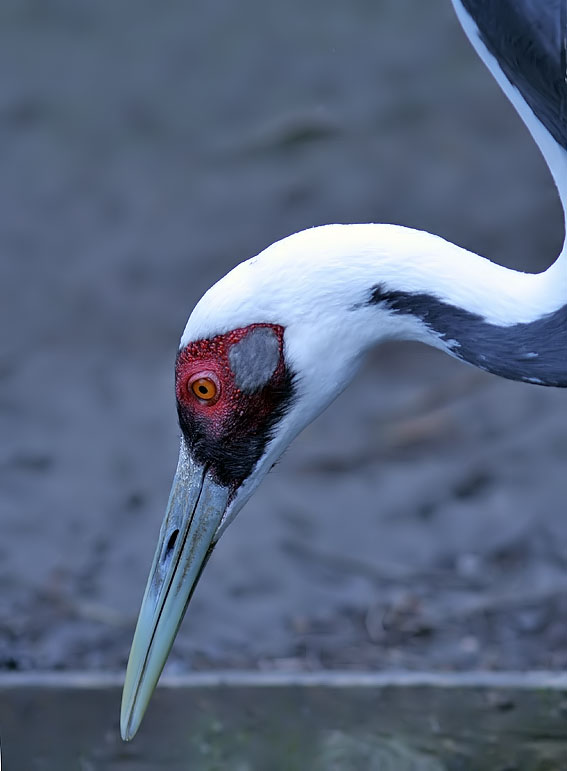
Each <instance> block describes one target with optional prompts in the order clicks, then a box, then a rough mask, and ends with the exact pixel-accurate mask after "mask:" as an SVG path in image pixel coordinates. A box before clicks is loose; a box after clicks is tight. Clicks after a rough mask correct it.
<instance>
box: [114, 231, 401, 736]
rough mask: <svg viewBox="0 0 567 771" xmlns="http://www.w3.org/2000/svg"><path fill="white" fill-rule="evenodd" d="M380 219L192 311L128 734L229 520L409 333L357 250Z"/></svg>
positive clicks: (320, 241)
mask: <svg viewBox="0 0 567 771" xmlns="http://www.w3.org/2000/svg"><path fill="white" fill-rule="evenodd" d="M375 227H376V226H347V225H333V226H325V227H321V228H313V229H311V230H310V231H303V232H302V233H298V234H295V235H293V236H289V237H288V238H286V239H283V240H282V241H280V242H277V243H275V244H272V245H271V246H270V247H268V249H266V250H264V252H262V253H261V254H260V255H258V256H257V257H255V258H252V259H251V260H248V261H246V262H244V263H241V264H240V265H238V266H237V267H236V268H234V269H233V270H232V271H231V272H230V273H228V274H227V275H226V276H225V277H224V278H222V279H221V280H220V281H219V282H217V284H215V285H214V286H213V287H211V289H209V290H208V292H207V293H206V294H205V295H204V296H203V298H202V299H201V300H200V301H199V303H198V304H197V306H196V307H195V308H194V310H193V312H192V314H191V316H190V318H189V321H188V323H187V326H186V329H185V332H184V333H183V336H182V339H181V346H180V349H179V353H178V355H177V360H176V368H175V375H176V378H175V379H176V398H177V411H178V415H179V424H180V428H181V447H180V452H179V462H178V466H177V471H176V474H175V478H174V481H173V485H172V488H171V493H170V497H169V502H168V505H167V510H166V514H165V518H164V521H163V524H162V527H161V531H160V535H159V541H158V545H157V548H156V552H155V556H154V561H153V564H152V567H151V570H150V575H149V578H148V582H147V585H146V591H145V594H144V598H143V600H142V606H141V609H140V614H139V618H138V623H137V626H136V631H135V634H134V640H133V643H132V649H131V652H130V658H129V662H128V669H127V672H126V681H125V685H124V693H123V699H122V713H121V731H122V736H123V738H125V739H130V738H132V737H133V736H134V734H135V733H136V731H137V729H138V726H139V724H140V722H141V720H142V717H143V714H144V712H145V709H146V707H147V704H148V702H149V700H150V697H151V694H152V692H153V690H154V688H155V686H156V684H157V681H158V679H159V676H160V673H161V671H162V668H163V666H164V664H165V661H166V659H167V656H168V654H169V651H170V649H171V646H172V644H173V640H174V638H175V635H176V633H177V630H178V628H179V625H180V623H181V621H182V618H183V615H184V613H185V610H186V608H187V605H188V603H189V601H190V599H191V596H192V593H193V591H194V589H195V586H196V584H197V581H198V580H199V577H200V575H201V572H202V570H203V568H204V566H205V565H206V563H207V560H208V558H209V557H210V555H211V553H212V551H213V549H214V546H215V544H216V543H217V542H218V540H219V538H220V536H221V534H222V533H223V532H224V530H225V528H226V527H227V525H228V524H229V522H230V521H232V519H233V518H234V517H235V515H236V514H237V513H238V511H239V510H240V509H241V508H242V506H243V505H244V504H245V503H246V501H247V500H248V498H249V497H250V496H251V494H252V493H253V492H254V490H255V489H256V487H257V486H258V484H259V483H260V481H261V480H262V479H263V477H264V476H265V474H266V473H267V472H268V471H269V470H270V468H271V467H272V466H273V465H274V463H275V462H276V461H277V460H278V458H279V457H280V455H281V454H282V452H283V451H284V450H285V449H286V447H287V446H288V445H289V444H290V442H291V441H292V440H293V439H294V437H295V436H296V435H297V434H298V433H299V432H300V431H301V430H302V429H303V428H304V427H305V426H306V425H307V424H308V423H310V422H311V421H312V420H313V419H314V418H315V417H316V416H317V415H318V414H319V413H320V412H321V411H322V410H323V409H325V407H326V406H327V405H328V404H329V403H330V402H331V401H332V400H333V399H334V398H335V397H336V396H337V395H338V394H339V393H340V392H341V391H342V390H343V388H344V387H345V386H346V385H347V384H348V383H349V382H350V380H351V379H352V377H353V374H354V373H355V372H356V370H357V368H358V364H359V361H360V360H361V358H362V355H363V353H364V351H365V350H366V349H367V348H368V347H369V346H370V345H371V344H372V343H374V342H375V341H376V339H377V331H376V330H377V328H378V329H380V330H381V333H380V334H382V333H383V335H384V336H388V335H389V334H391V332H392V325H393V324H395V325H396V324H397V326H395V329H399V324H400V322H399V321H398V320H393V316H392V314H391V312H390V311H388V310H381V309H380V308H377V307H376V305H375V303H373V301H372V285H373V281H370V282H369V280H368V275H367V274H366V273H365V272H364V271H363V270H362V263H361V262H360V261H359V263H358V264H357V262H356V259H354V258H352V259H348V260H347V259H346V258H347V257H350V255H351V254H355V255H356V254H357V253H360V254H363V255H364V254H365V253H367V252H368V251H369V249H370V246H369V242H370V240H371V236H372V234H373V232H374V228H375ZM369 228H370V230H369ZM380 232H382V231H380ZM384 232H385V233H386V234H387V233H389V232H390V231H388V230H386V231H384ZM357 234H358V238H359V240H360V245H359V248H358V252H357V250H356V249H354V250H353V237H356V236H357ZM355 247H356V244H355Z"/></svg>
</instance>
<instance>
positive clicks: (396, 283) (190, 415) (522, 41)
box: [121, 0, 567, 740]
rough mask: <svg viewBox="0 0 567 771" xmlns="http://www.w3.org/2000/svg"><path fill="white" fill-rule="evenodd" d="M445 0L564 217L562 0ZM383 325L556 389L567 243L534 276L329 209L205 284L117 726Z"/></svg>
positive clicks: (181, 363) (566, 30) (178, 368)
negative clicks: (234, 536) (236, 530)
mask: <svg viewBox="0 0 567 771" xmlns="http://www.w3.org/2000/svg"><path fill="white" fill-rule="evenodd" d="M452 1H453V5H454V7H455V10H456V12H457V15H458V17H459V20H460V22H461V24H462V26H463V28H464V30H465V32H466V34H467V35H468V37H469V39H470V40H471V42H472V44H473V46H474V47H475V48H476V50H477V52H478V53H479V55H480V56H481V57H482V59H483V60H484V62H485V63H486V64H487V66H488V68H489V69H490V71H491V72H492V74H493V76H494V77H495V78H496V80H497V81H498V83H499V84H500V86H501V87H502V89H503V90H504V92H505V93H506V95H507V96H508V97H509V98H510V100H511V101H512V103H513V104H514V106H515V107H516V109H517V111H518V113H519V114H520V116H521V117H522V119H523V120H524V122H525V123H526V125H527V127H528V129H529V130H530V132H531V134H532V136H533V138H534V139H535V141H536V142H537V144H538V145H539V147H540V149H541V152H542V153H543V155H544V158H545V160H546V162H547V164H548V166H549V168H550V170H551V173H552V175H553V177H554V180H555V183H556V185H557V188H558V190H559V194H560V196H561V200H562V203H563V209H564V212H565V215H566V220H567V0H452ZM392 339H404V340H418V341H422V342H424V343H428V344H429V345H433V346H435V347H436V348H440V349H441V350H443V351H446V352H447V353H448V354H450V355H451V356H455V357H457V358H459V359H462V360H464V361H466V362H469V363H471V364H474V365H476V366H477V367H481V368H482V369H485V370H488V371H489V372H493V373H495V374H497V375H501V376H502V377H506V378H510V379H513V380H522V381H525V382H528V383H537V384H540V385H547V386H559V387H567V241H566V243H565V245H564V247H563V250H562V252H561V254H560V256H559V257H558V258H557V260H556V261H555V263H554V264H553V265H551V267H550V268H548V269H547V270H546V271H545V272H543V273H539V274H535V275H534V274H526V273H520V272H518V271H514V270H509V269H507V268H503V267H501V266H499V265H496V264H494V263H492V262H490V261H489V260H487V259H485V258H483V257H479V256H478V255H476V254H473V253H471V252H468V251H466V250H465V249H462V248H460V247H458V246H455V245H454V244H451V243H448V242H447V241H445V240H443V239H442V238H440V237H439V236H435V235H431V234H429V233H424V232H420V231H416V230H411V229H409V228H404V227H400V226H395V225H377V224H364V225H326V226H322V227H315V228H312V229H310V230H305V231H302V232H300V233H296V234H295V235H291V236H289V237H288V238H284V239H283V240H281V241H278V242H277V243H274V244H272V245H271V246H269V247H268V248H267V249H265V250H264V251H263V252H261V253H260V254H258V255H257V256H256V257H253V258H252V259H249V260H247V261H246V262H243V263H241V264H240V265H238V266H237V267H236V268H234V270H232V271H231V272H230V273H228V274H227V275H226V276H224V278H222V279H221V280H220V281H219V282H218V283H216V284H215V285H214V286H213V287H211V289H209V290H208V292H207V293H206V294H205V295H204V297H203V298H202V299H201V300H200V301H199V302H198V304H197V306H196V307H195V309H194V310H193V312H192V313H191V316H190V317H189V321H188V322H187V326H186V327H185V331H184V332H183V336H182V338H181V344H180V348H179V353H178V356H177V361H176V365H175V375H176V396H177V409H178V414H179V423H180V426H181V449H180V453H179V462H178V466H177V471H176V474H175V479H174V481H173V486H172V489H171V494H170V497H169V502H168V505H167V511H166V514H165V519H164V521H163V524H162V528H161V531H160V535H159V543H158V546H157V550H156V553H155V557H154V561H153V564H152V567H151V572H150V576H149V579H148V583H147V587H146V591H145V594H144V598H143V600H142V606H141V609H140V615H139V618H138V624H137V627H136V632H135V634H134V640H133V643H132V650H131V652H130V659H129V662H128V669H127V673H126V682H125V685H124V693H123V699H122V714H121V732H122V737H123V738H124V739H126V740H128V739H131V738H132V737H133V736H134V734H135V733H136V731H137V730H138V727H139V725H140V722H141V720H142V717H143V714H144V712H145V709H146V707H147V704H148V702H149V700H150V697H151V694H152V692H153V690H154V688H155V686H156V683H157V681H158V679H159V676H160V673H161V671H162V668H163V665H164V663H165V660H166V658H167V656H168V653H169V651H170V648H171V646H172V644H173V640H174V638H175V635H176V633H177V630H178V628H179V625H180V623H181V620H182V618H183V615H184V612H185V609H186V608H187V605H188V603H189V600H190V599H191V595H192V593H193V591H194V589H195V586H196V584H197V581H198V580H199V577H200V575H201V572H202V571H203V568H204V566H205V564H206V563H207V560H208V559H209V557H210V556H211V553H212V552H213V549H214V546H215V544H216V543H217V541H218V540H219V538H220V536H221V535H222V533H223V532H224V530H225V529H226V527H227V526H228V524H229V523H230V522H231V521H232V519H234V517H235V516H236V514H237V513H238V512H239V511H240V509H241V508H242V506H243V505H244V504H245V503H246V501H247V500H248V499H249V497H250V496H251V495H252V493H253V492H254V490H255V489H256V487H257V486H258V484H259V483H260V481H261V480H262V478H263V477H264V475H265V474H266V472H267V471H268V470H269V469H270V468H271V467H272V466H273V464H274V463H275V462H276V460H277V459H278V458H279V457H280V455H281V454H282V452H283V451H284V450H285V449H286V447H287V446H288V445H289V443H290V442H291V441H292V440H293V439H294V437H295V436H297V434H298V433H299V432H300V431H301V430H302V429H303V428H304V427H305V426H307V425H308V423H310V422H311V421H312V420H313V419H314V418H315V417H316V416H317V415H318V414H319V413H320V412H321V411H322V410H324V409H325V407H327V405H328V404H329V403H330V402H331V401H332V400H333V399H334V398H335V397H336V396H337V395H338V394H339V393H340V392H341V391H342V390H343V389H344V388H346V387H347V386H348V384H349V382H350V381H351V380H352V379H353V377H354V376H355V373H356V371H357V368H358V366H359V364H360V362H361V360H362V358H363V356H364V354H365V353H366V351H367V350H368V349H369V348H371V347H372V346H374V345H376V344H377V343H380V342H382V341H384V340H392Z"/></svg>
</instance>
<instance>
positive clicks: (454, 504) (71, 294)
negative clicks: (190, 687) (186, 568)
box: [0, 0, 567, 671]
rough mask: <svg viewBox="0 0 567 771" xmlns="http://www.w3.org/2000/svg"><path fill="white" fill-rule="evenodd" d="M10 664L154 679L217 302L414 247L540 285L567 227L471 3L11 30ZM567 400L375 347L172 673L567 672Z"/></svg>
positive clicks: (412, 1)
mask: <svg viewBox="0 0 567 771" xmlns="http://www.w3.org/2000/svg"><path fill="white" fill-rule="evenodd" d="M0 199H1V202H2V204H1V206H0V250H1V251H0V254H1V260H0V311H1V313H2V328H3V334H2V341H1V352H0V436H1V438H2V443H1V447H0V527H1V533H2V536H1V540H0V585H1V593H0V667H1V668H5V669H29V668H39V669H52V668H81V667H86V668H100V669H117V668H121V667H123V666H124V665H125V662H126V657H127V654H128V649H129V644H130V641H131V635H132V632H133V625H134V622H135V617H136V614H137V610H138V606H139V602H140V599H141V595H142V591H143V586H144V583H145V580H146V575H147V572H148V569H149V565H150V561H151V557H152V554H153V548H154V543H155V539H156V537H157V532H158V529H159V524H160V522H161V518H162V513H163V510H164V505H165V502H166V500H167V494H168V489H169V483H170V480H171V476H172V474H173V471H174V467H175V462H176V455H177V429H176V420H175V410H174V403H173V392H172V383H173V360H174V357H175V351H176V346H177V341H178V338H179V335H180V333H181V330H182V328H183V326H184V323H185V320H186V317H187V316H188V314H189V312H190V310H191V308H192V306H193V305H194V303H195V302H196V300H197V299H198V298H199V296H200V295H201V293H202V292H203V291H204V290H205V289H206V288H207V287H208V286H209V285H210V284H211V283H212V282H213V281H214V280H215V279H216V278H218V277H220V276H221V275H222V274H223V273H225V272H226V271H227V270H228V269H229V268H230V267H231V266H233V265H234V264H236V263H237V262H239V261H240V260H241V259H244V258H246V257H248V256H250V255H252V254H254V253H255V252H257V251H258V250H260V249H261V248H263V247H264V246H265V245H267V244H268V243H270V242H272V241H274V240H275V239H277V238H279V237H282V236H284V235H286V234H288V233H290V232H292V231H295V230H298V229H301V228H304V227H307V226H310V225H315V224H321V223H325V222H335V221H338V222H356V221H359V222H363V221H385V222H388V221H391V222H399V223H403V224H406V225H411V226H414V227H420V228H423V229H426V230H431V231H433V232H436V233H439V234H441V235H443V236H444V237H446V238H448V239H450V240H453V241H456V242H457V243H459V244H461V245H463V246H465V247H468V248H471V249H474V250H475V251H478V252H480V253H481V254H487V255H491V256H492V257H493V258H494V259H496V260H497V261H500V262H503V263H505V264H507V265H511V266H514V267H518V268H522V269H529V270H538V269H542V268H543V267H545V266H546V265H547V264H548V262H549V261H550V260H551V258H552V257H553V256H554V255H555V254H556V253H557V252H558V250H559V245H560V241H561V236H562V233H561V228H560V223H561V218H560V208H559V203H558V201H557V199H556V194H555V191H554V189H553V186H552V183H551V180H550V177H549V174H548V173H547V170H546V169H545V167H544V165H543V162H542V160H541V158H540V157H539V153H538V151H537V149H536V148H535V146H534V144H533V142H532V140H531V139H530V137H529V135H528V134H527V131H526V130H525V129H524V127H523V125H522V124H521V122H520V121H519V119H518V118H517V117H516V115H515V113H514V112H513V110H512V108H511V107H510V106H509V105H508V103H507V102H506V101H505V99H504V97H503V96H502V95H501V94H500V92H499V91H498V89H497V87H496V86H495V84H494V83H493V81H492V79H491V78H490V76H489V75H488V73H487V72H486V71H485V70H484V68H483V66H482V64H481V63H480V62H478V61H477V59H476V58H475V54H474V53H473V51H472V49H470V47H469V45H468V43H467V42H466V41H465V39H464V36H463V34H462V32H461V30H460V27H459V26H458V24H457V22H456V20H455V17H454V14H453V11H452V8H451V7H450V3H449V0H429V2H428V3H422V2H420V1H419V0H354V1H353V2H350V3H331V4H329V3H327V2H325V3H324V2H322V0H313V2H310V3H308V4H305V3H300V2H299V0H293V1H292V2H288V3H285V4H282V3H263V2H261V1H260V0H239V2H238V3H234V2H228V0H222V1H221V0H217V2H214V3H199V4H195V3H191V4H189V3H186V2H182V1H181V0H168V1H164V2H161V3H149V2H141V1H140V0H136V1H134V0H123V2H121V3H92V2H88V1H87V0H52V2H50V3H49V4H45V3H43V2H41V0H4V2H3V3H2V6H1V8H0ZM566 461H567V413H566V410H565V394H564V393H563V392H561V391H553V390H546V389H538V388H537V387H535V386H526V385H520V384H515V383H508V382H504V381H499V380H497V379H496V378H493V377H491V376H489V375H486V374H483V373H480V372H476V371H474V370H472V369H469V368H466V367H465V366H463V365H459V364H458V363H456V362H454V361H451V360H449V359H448V358H446V357H443V356H442V355H441V354H439V353H438V352H435V351H429V350H426V349H424V348H421V347H418V346H410V345H398V346H393V345H392V346H388V347H385V348H383V349H381V350H378V351H376V352H375V353H374V354H373V355H372V356H371V358H370V359H369V360H368V362H367V364H366V366H365V368H364V371H363V372H362V373H361V375H360V376H359V377H358V378H357V379H356V382H354V383H353V386H352V388H351V389H350V390H349V391H348V392H347V393H345V394H344V395H343V396H342V397H341V398H340V399H339V400H338V402H337V403H336V404H334V405H333V406H332V407H331V408H330V409H329V410H328V411H327V413H326V414H324V415H323V416H322V417H321V418H320V419H319V420H318V421H317V422H316V423H315V424H313V425H312V426H311V427H309V428H308V429H307V430H306V431H305V432H304V434H303V435H302V436H301V437H300V438H299V439H298V440H297V441H296V443H295V445H294V446H293V448H292V449H291V450H290V451H289V453H288V454H287V456H286V457H285V458H284V459H283V461H282V462H281V464H280V465H279V466H278V467H277V469H276V470H275V472H274V473H273V474H271V476H270V478H269V479H268V480H267V481H266V482H265V483H264V484H263V486H262V488H261V489H260V490H259V492H258V493H257V495H256V496H255V497H254V499H253V500H252V501H251V502H250V503H249V505H248V506H247V508H246V509H245V510H244V511H243V512H242V513H241V514H240V516H239V518H238V519H237V520H236V522H235V523H234V524H233V525H232V526H231V528H230V529H229V531H228V532H227V534H226V536H225V537H224V538H223V540H222V541H221V543H220V545H219V546H218V548H217V550H216V553H215V555H214V557H213V559H212V560H211V562H210V565H209V567H208V568H207V571H206V572H205V574H204V576H203V579H202V580H201V584H200V586H199V589H198V591H197V593H196V596H195V598H194V600H193V602H192V605H191V609H190V612H189V614H188V617H187V620H186V622H185V624H184V626H183V628H182V630H181V632H180V635H179V639H178V642H177V644H176V646H175V648H174V651H173V654H172V657H171V660H170V663H169V665H168V666H169V668H170V671H171V670H175V669H177V670H182V669H185V668H191V667H193V668H202V667H206V666H212V667H217V666H252V667H267V668H270V667H280V668H281V667H285V668H295V669H305V668H307V669H309V668H317V667H370V668H373V669H374V668H384V667H411V668H427V669H430V668H442V669H446V668H447V669H452V668H475V667H494V668H520V669H521V668H524V667H544V668H564V667H565V666H566V665H567V660H566V659H567V624H566V623H565V615H566V614H567V599H566V596H567V595H566V593H565V589H566V587H567V519H566V518H565V501H566V499H567V476H566V475H565V464H566Z"/></svg>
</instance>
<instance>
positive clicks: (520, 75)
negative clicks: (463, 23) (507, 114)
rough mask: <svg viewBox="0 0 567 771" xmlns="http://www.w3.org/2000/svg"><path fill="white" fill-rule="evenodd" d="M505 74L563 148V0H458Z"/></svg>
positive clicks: (566, 108) (566, 140)
mask: <svg viewBox="0 0 567 771" xmlns="http://www.w3.org/2000/svg"><path fill="white" fill-rule="evenodd" d="M460 2H461V4H462V6H463V7H464V9H465V11H466V12H467V13H468V14H469V15H470V17H471V18H472V19H473V21H474V23H475V25H476V26H477V28H478V31H479V35H480V38H481V40H482V42H483V43H484V45H485V46H486V47H487V48H488V50H489V51H490V53H491V54H492V55H493V56H494V57H495V59H496V60H497V62H498V64H499V65H500V67H501V69H502V71H503V73H504V75H505V76H506V78H507V79H508V80H509V81H510V83H512V85H514V86H515V87H516V88H517V89H518V91H519V92H520V93H521V95H522V97H523V98H524V99H525V101H526V102H527V103H528V105H529V106H530V107H531V109H532V110H533V112H534V113H535V115H536V116H537V118H538V119H539V120H540V121H541V123H543V125H544V126H545V127H546V129H547V130H548V131H549V133H550V134H551V135H552V137H553V138H554V139H555V141H556V142H558V143H559V144H560V145H561V147H564V148H565V149H567V120H566V118H567V79H566V72H567V70H566V68H567V34H566V32H565V30H566V28H567V10H566V5H565V3H564V0H546V1H545V2H543V0H460Z"/></svg>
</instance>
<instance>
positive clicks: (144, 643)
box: [120, 439, 229, 741]
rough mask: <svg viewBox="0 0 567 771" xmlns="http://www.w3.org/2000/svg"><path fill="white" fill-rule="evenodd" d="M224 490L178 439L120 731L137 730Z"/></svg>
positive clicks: (206, 550)
mask: <svg viewBox="0 0 567 771" xmlns="http://www.w3.org/2000/svg"><path fill="white" fill-rule="evenodd" d="M228 496H229V490H228V489H227V488H226V487H223V486H222V485H219V484H217V483H216V482H215V481H214V479H213V478H212V477H211V475H210V473H208V472H207V469H206V468H205V467H204V466H201V465H199V464H197V463H196V462H195V461H194V460H193V458H192V457H191V455H190V453H189V452H188V450H187V448H186V446H185V442H184V440H183V439H182V440H181V450H180V452H179V462H178V464H177V471H176V473H175V479H174V480H173V485H172V487H171V493H170V496H169V502H168V504H167V511H166V514H165V518H164V520H163V524H162V526H161V531H160V535H159V542H158V545H157V549H156V553H155V556H154V561H153V564H152V567H151V570H150V575H149V577H148V583H147V585H146V591H145V593H144V597H143V599H142V606H141V608H140V614H139V616H138V623H137V625H136V631H135V633H134V640H133V642H132V648H131V650H130V658H129V660H128V668H127V670H126V680H125V682H124V691H123V693H122V709H121V713H120V732H121V734H122V738H123V739H124V740H125V741H128V740H130V739H132V738H133V736H134V735H135V733H136V731H137V730H138V728H139V726H140V723H141V722H142V718H143V716H144V713H145V711H146V708H147V706H148V703H149V701H150V697H151V695H152V693H153V691H154V688H155V687H156V684H157V681H158V680H159V676H160V674H161V671H162V669H163V666H164V664H165V661H166V659H167V656H168V654H169V651H170V650H171V646H172V645H173V641H174V639H175V635H176V634H177V630H178V629H179V625H180V624H181V621H182V620H183V616H184V614H185V610H186V608H187V605H188V604H189V600H190V599H191V596H192V594H193V591H194V589H195V587H196V585H197V581H198V580H199V577H200V575H201V572H202V570H203V568H204V567H205V565H206V563H207V560H208V558H209V556H210V555H211V553H212V550H213V548H214V536H215V532H216V530H217V528H218V526H219V524H220V522H221V520H222V516H223V514H224V512H225V510H226V507H227V504H228Z"/></svg>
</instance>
